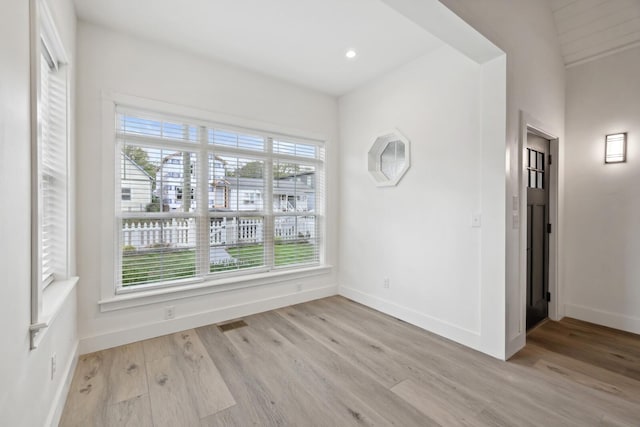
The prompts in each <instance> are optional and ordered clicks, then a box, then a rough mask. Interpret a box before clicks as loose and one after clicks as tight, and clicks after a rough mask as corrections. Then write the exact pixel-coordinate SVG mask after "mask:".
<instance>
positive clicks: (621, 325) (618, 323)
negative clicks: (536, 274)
mask: <svg viewBox="0 0 640 427" xmlns="http://www.w3.org/2000/svg"><path fill="white" fill-rule="evenodd" d="M565 315H566V316H567V317H573V318H574V319H578V320H584V321H585V322H590V323H595V324H597V325H602V326H608V327H610V328H614V329H620V330H622V331H627V332H632V333H634V334H640V318H638V317H632V316H626V315H624V314H619V313H611V312H609V311H604V310H598V309H595V308H590V307H584V306H581V305H575V304H566V305H565Z"/></svg>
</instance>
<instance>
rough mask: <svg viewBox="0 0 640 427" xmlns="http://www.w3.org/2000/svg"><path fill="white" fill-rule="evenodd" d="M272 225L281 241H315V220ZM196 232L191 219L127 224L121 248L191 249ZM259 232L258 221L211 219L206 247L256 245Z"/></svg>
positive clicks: (283, 220)
mask: <svg viewBox="0 0 640 427" xmlns="http://www.w3.org/2000/svg"><path fill="white" fill-rule="evenodd" d="M274 225H275V227H274V228H275V229H274V235H275V237H276V239H278V240H281V241H291V240H295V239H299V238H305V239H314V238H315V233H316V232H315V230H316V227H315V225H316V222H315V217H277V218H276V220H275V224H274ZM196 228H197V225H196V220H195V219H193V218H172V219H171V220H156V221H149V220H139V221H131V220H129V221H127V222H126V223H125V224H123V227H122V238H123V247H133V248H136V249H137V248H152V247H154V246H171V247H193V246H195V245H196ZM263 231H264V225H263V220H262V218H212V219H210V220H209V244H210V245H211V246H226V245H233V244H237V243H247V244H251V243H260V242H262V241H263Z"/></svg>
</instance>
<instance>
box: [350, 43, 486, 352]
mask: <svg viewBox="0 0 640 427" xmlns="http://www.w3.org/2000/svg"><path fill="white" fill-rule="evenodd" d="M480 82H481V66H480V65H479V64H477V63H476V62H474V61H472V60H470V59H468V58H467V57H466V56H464V55H462V54H460V53H459V52H457V51H456V50H455V49H453V48H450V47H448V46H444V47H442V48H439V49H438V50H436V51H434V52H431V53H428V54H426V55H425V56H423V57H421V58H419V59H416V60H414V61H413V62H411V63H409V64H407V65H405V66H403V67H401V68H399V69H397V70H396V71H393V72H391V73H388V74H386V75H385V76H383V77H381V78H379V79H377V80H375V81H374V82H371V83H369V84H366V85H364V86H363V87H361V88H359V89H356V90H355V91H353V92H351V93H349V94H347V95H345V96H343V97H342V98H340V100H339V113H340V114H339V119H340V141H341V143H340V179H341V182H342V183H343V184H342V186H341V193H340V202H339V204H340V236H341V239H340V259H341V262H340V293H341V294H342V295H345V296H347V297H349V298H351V299H354V300H356V301H359V302H362V303H364V304H366V305H368V306H371V307H373V308H376V309H379V310H381V311H383V312H385V313H388V314H391V315H394V316H396V317H399V318H402V319H404V320H407V321H409V322H411V323H413V324H416V325H418V326H421V327H424V328H426V329H428V330H430V331H433V332H436V333H438V334H440V335H443V336H446V337H448V338H451V339H454V340H456V341H458V342H461V343H463V344H465V345H468V346H470V347H473V348H480V333H481V330H480V314H481V313H480V291H481V289H480V286H481V283H480V282H481V265H480V261H481V260H480V253H481V229H480V228H472V222H471V221H472V216H473V214H474V213H479V212H480V210H481V202H482V200H481V176H482V168H481V162H480V160H479V159H480V158H481V155H482V145H481V140H482V138H481V136H480V134H481V126H480V120H481V116H480V95H481V92H480ZM393 128H397V129H398V130H399V131H400V132H401V133H402V134H403V135H405V136H406V137H407V138H408V139H409V140H410V141H411V166H410V169H409V170H408V172H407V173H406V175H405V176H404V177H403V178H402V180H401V181H400V183H399V184H398V186H396V187H376V184H375V182H374V180H373V179H372V178H371V176H370V175H369V173H368V171H367V161H366V160H367V152H368V150H369V149H370V147H371V145H372V144H373V142H374V140H375V138H376V137H377V136H379V135H380V134H381V133H386V132H387V131H389V130H390V129H393ZM385 278H388V279H389V287H388V288H385V287H384V279H385Z"/></svg>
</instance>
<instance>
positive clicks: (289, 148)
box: [273, 140, 319, 159]
mask: <svg viewBox="0 0 640 427" xmlns="http://www.w3.org/2000/svg"><path fill="white" fill-rule="evenodd" d="M273 152H274V154H286V155H289V156H297V157H307V158H311V159H315V158H319V155H318V154H319V150H318V146H317V145H314V144H301V143H296V142H287V141H282V140H274V141H273Z"/></svg>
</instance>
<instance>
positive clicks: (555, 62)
mask: <svg viewBox="0 0 640 427" xmlns="http://www.w3.org/2000/svg"><path fill="white" fill-rule="evenodd" d="M440 1H441V2H442V3H443V4H445V5H446V6H447V7H449V8H450V9H451V10H452V11H453V12H455V13H456V14H457V15H459V16H460V17H461V18H462V19H464V20H465V21H466V22H468V23H469V24H470V25H471V26H472V27H474V28H475V29H476V30H478V31H479V32H480V33H482V34H483V35H484V36H485V37H487V38H488V39H489V40H491V41H492V42H493V43H494V44H495V45H496V46H498V47H499V48H500V49H502V50H503V51H504V52H506V54H507V139H506V150H507V161H506V203H505V208H506V209H505V224H506V242H505V243H506V271H505V278H506V356H507V357H509V356H511V355H512V354H514V353H515V352H516V351H517V350H518V349H520V348H521V347H522V346H523V345H524V343H525V334H524V311H523V307H522V304H521V301H522V298H521V295H522V292H524V289H525V286H526V282H524V280H523V279H524V275H521V272H520V268H519V260H518V257H519V255H518V253H519V244H520V238H519V230H517V229H514V228H513V227H512V224H511V217H512V214H513V213H517V212H512V205H513V204H512V201H513V199H512V197H513V196H514V195H519V189H518V172H519V165H518V127H519V112H520V111H524V112H526V113H527V114H529V115H530V116H532V117H533V118H535V119H536V121H537V122H538V123H541V124H542V125H543V130H545V131H546V132H547V133H549V134H552V135H555V136H557V137H558V138H560V143H559V159H558V162H555V163H556V165H557V166H558V168H559V179H558V200H559V206H558V214H559V220H558V224H556V225H557V226H556V230H557V233H558V234H557V236H556V237H557V238H558V240H559V244H558V253H562V252H563V251H564V249H563V246H562V245H563V233H564V228H563V227H564V226H565V225H566V222H565V221H564V213H563V212H564V207H563V195H564V176H563V171H564V165H563V162H564V159H565V153H564V112H565V83H564V78H565V69H564V64H563V61H562V58H561V54H560V45H559V43H558V39H557V35H556V34H557V33H556V28H555V23H554V20H553V15H552V12H551V7H550V5H549V3H548V2H546V1H506V0H483V1H477V0H440ZM521 218H522V220H523V221H524V219H525V218H524V217H523V216H522V215H521ZM524 243H525V244H526V242H524ZM562 268H563V266H562V263H559V264H558V269H557V272H556V275H557V280H558V281H559V283H560V287H561V289H562V286H563V284H564V283H566V282H565V281H564V280H563V278H564V273H563V270H562ZM553 297H554V298H557V301H558V304H559V312H558V316H557V317H562V315H563V304H564V303H563V295H562V294H560V295H555V296H553Z"/></svg>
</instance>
